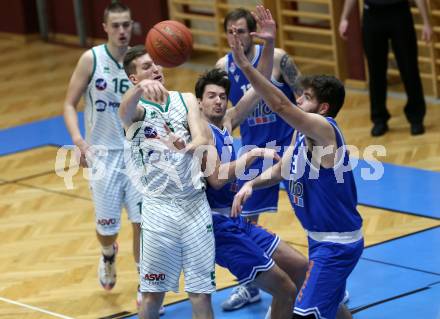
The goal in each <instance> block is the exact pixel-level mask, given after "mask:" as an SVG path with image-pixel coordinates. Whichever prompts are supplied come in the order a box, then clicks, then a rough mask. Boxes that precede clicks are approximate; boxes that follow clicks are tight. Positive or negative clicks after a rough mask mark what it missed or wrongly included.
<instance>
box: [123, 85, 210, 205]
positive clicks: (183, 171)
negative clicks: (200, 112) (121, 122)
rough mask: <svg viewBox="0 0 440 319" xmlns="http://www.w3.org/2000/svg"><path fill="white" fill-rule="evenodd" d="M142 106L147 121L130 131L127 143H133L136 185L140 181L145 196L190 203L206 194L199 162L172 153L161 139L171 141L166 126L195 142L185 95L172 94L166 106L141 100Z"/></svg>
mask: <svg viewBox="0 0 440 319" xmlns="http://www.w3.org/2000/svg"><path fill="white" fill-rule="evenodd" d="M139 105H141V106H142V107H143V108H144V120H143V121H142V122H138V123H134V124H133V125H132V126H131V127H130V128H129V130H128V131H127V139H128V140H129V141H131V156H132V159H133V163H134V165H135V170H136V173H135V175H136V176H135V178H134V179H135V180H136V181H135V183H137V184H138V186H139V181H140V183H141V184H142V185H141V189H142V193H143V195H144V196H148V197H150V198H151V197H154V198H180V199H188V198H191V197H192V196H194V195H195V194H199V193H200V192H204V189H205V184H204V179H203V176H202V173H201V170H200V163H199V161H198V160H197V159H196V158H195V157H194V158H193V156H192V155H191V154H188V153H182V152H177V151H173V150H171V149H170V148H169V147H168V146H166V145H165V144H164V143H163V142H162V141H160V140H159V139H158V137H163V138H166V137H167V132H166V130H165V128H164V125H165V124H166V125H168V127H169V128H170V129H171V130H172V131H173V133H174V134H175V135H177V136H179V137H181V138H182V139H183V140H184V141H185V143H189V142H190V141H191V135H190V132H189V127H188V121H187V113H188V109H187V106H186V105H185V102H184V100H183V97H182V94H181V93H180V92H175V91H170V92H169V97H168V100H167V102H166V103H165V104H163V105H159V104H156V103H153V102H151V101H147V100H144V99H142V98H141V100H140V101H139ZM138 189H139V188H138Z"/></svg>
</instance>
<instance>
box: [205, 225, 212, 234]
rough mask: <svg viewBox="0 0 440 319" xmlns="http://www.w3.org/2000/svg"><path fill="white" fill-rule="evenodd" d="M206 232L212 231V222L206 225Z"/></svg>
mask: <svg viewBox="0 0 440 319" xmlns="http://www.w3.org/2000/svg"><path fill="white" fill-rule="evenodd" d="M206 232H208V233H212V224H209V225H207V226H206Z"/></svg>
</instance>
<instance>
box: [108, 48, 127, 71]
mask: <svg viewBox="0 0 440 319" xmlns="http://www.w3.org/2000/svg"><path fill="white" fill-rule="evenodd" d="M104 49H105V52H106V53H107V54H108V56H109V57H110V59H112V60H113V62H115V63H116V65H117V66H118V69H120V70H121V69H122V68H123V67H122V66H121V65H120V64H119V62H118V61H116V60H115V58H114V57H113V55H112V54H111V53H110V51H109V50H108V48H107V44H104Z"/></svg>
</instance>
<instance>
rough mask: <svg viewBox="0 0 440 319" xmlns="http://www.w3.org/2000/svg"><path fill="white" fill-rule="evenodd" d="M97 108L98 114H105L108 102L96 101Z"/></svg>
mask: <svg viewBox="0 0 440 319" xmlns="http://www.w3.org/2000/svg"><path fill="white" fill-rule="evenodd" d="M95 106H96V111H97V112H104V111H105V108H106V107H107V102H106V101H103V100H96V101H95Z"/></svg>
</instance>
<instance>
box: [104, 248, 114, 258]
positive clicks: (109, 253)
mask: <svg viewBox="0 0 440 319" xmlns="http://www.w3.org/2000/svg"><path fill="white" fill-rule="evenodd" d="M102 254H103V255H105V256H107V257H111V256H113V255H114V254H115V247H114V246H113V245H110V246H102Z"/></svg>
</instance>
